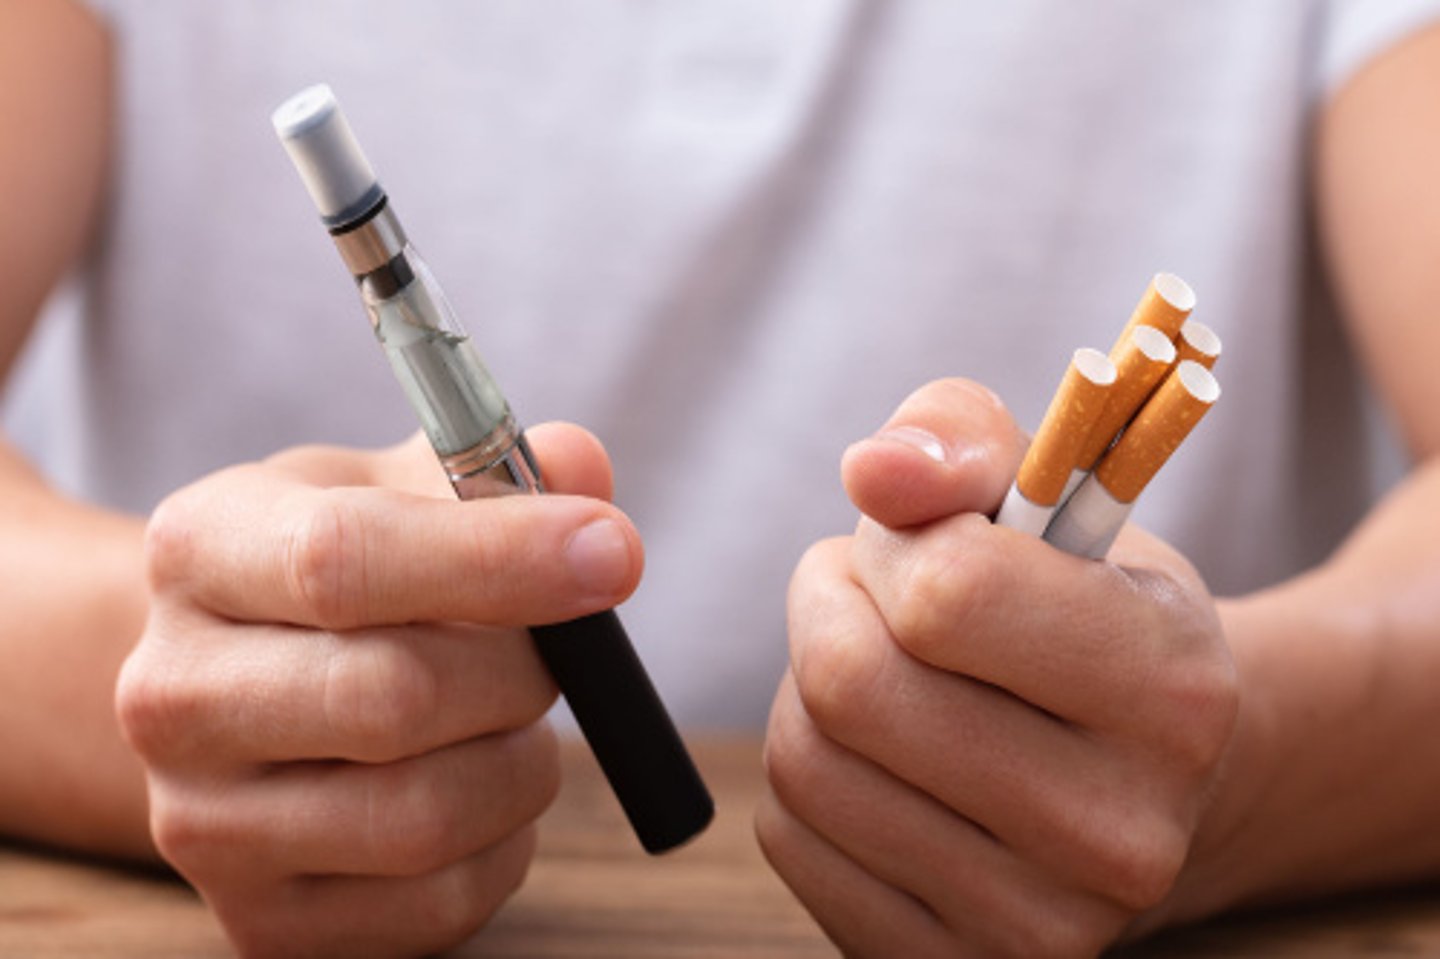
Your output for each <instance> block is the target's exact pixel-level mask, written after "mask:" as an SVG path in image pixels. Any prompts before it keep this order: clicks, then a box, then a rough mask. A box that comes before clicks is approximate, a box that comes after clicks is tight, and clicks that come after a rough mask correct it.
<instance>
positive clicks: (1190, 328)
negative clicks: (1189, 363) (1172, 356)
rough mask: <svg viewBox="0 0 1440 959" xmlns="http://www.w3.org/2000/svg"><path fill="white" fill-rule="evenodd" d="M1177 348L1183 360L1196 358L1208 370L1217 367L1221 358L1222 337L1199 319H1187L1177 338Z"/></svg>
mask: <svg viewBox="0 0 1440 959" xmlns="http://www.w3.org/2000/svg"><path fill="white" fill-rule="evenodd" d="M1175 348H1176V350H1177V351H1178V355H1179V358H1180V359H1181V360H1194V361H1195V362H1196V363H1199V364H1200V365H1201V366H1203V367H1205V368H1206V369H1207V370H1213V369H1215V361H1216V360H1218V359H1220V337H1219V335H1218V334H1217V333H1216V332H1215V331H1214V330H1212V329H1210V327H1208V326H1206V325H1205V324H1204V323H1201V322H1200V321H1199V320H1193V319H1191V320H1186V321H1185V323H1184V325H1182V326H1181V327H1180V335H1179V336H1178V337H1176V338H1175Z"/></svg>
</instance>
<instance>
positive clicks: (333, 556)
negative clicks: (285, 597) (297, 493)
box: [284, 490, 366, 629]
mask: <svg viewBox="0 0 1440 959" xmlns="http://www.w3.org/2000/svg"><path fill="white" fill-rule="evenodd" d="M284 557H285V560H284V571H285V581H286V582H285V585H286V588H287V589H288V590H289V592H290V595H291V596H292V597H293V598H294V600H295V602H296V604H297V605H298V607H299V609H300V610H301V612H302V615H304V616H305V618H306V619H307V620H308V621H309V622H310V623H312V624H313V625H316V626H319V627H321V628H324V629H345V628H347V627H351V626H355V625H359V624H360V622H361V621H362V611H363V605H364V598H365V595H366V583H365V580H366V556H365V530H364V524H363V522H362V521H361V519H360V516H359V515H358V514H357V513H356V511H355V509H354V508H353V506H352V505H351V504H350V502H349V500H348V499H347V498H346V497H345V496H344V494H343V493H342V492H340V491H336V490H321V491H315V492H312V493H311V494H310V495H308V496H307V497H306V498H305V503H304V507H303V508H301V509H299V510H298V511H297V514H296V517H295V518H294V520H293V522H292V523H291V525H290V527H289V530H288V532H287V533H286V537H285V543H284Z"/></svg>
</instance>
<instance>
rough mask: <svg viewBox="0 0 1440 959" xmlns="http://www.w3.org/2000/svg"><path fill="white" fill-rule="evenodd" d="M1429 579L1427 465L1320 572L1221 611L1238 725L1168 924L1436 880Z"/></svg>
mask: <svg viewBox="0 0 1440 959" xmlns="http://www.w3.org/2000/svg"><path fill="white" fill-rule="evenodd" d="M1437 584H1440V461H1432V462H1431V463H1430V464H1429V465H1428V466H1426V467H1424V468H1422V469H1418V470H1417V471H1416V472H1415V473H1414V474H1412V476H1411V478H1410V479H1409V480H1408V481H1407V482H1406V483H1404V484H1403V485H1402V486H1401V487H1399V488H1398V489H1396V490H1395V491H1394V492H1393V493H1392V494H1391V495H1390V496H1389V497H1387V499H1386V500H1385V501H1384V502H1383V503H1382V504H1381V505H1380V506H1379V507H1377V508H1376V509H1375V510H1374V512H1373V513H1372V514H1371V515H1370V517H1369V518H1367V520H1366V521H1365V522H1364V523H1363V524H1362V525H1361V527H1360V528H1359V529H1358V530H1357V531H1356V532H1355V534H1354V535H1353V536H1352V537H1351V538H1350V540H1349V541H1348V542H1347V543H1346V544H1345V545H1344V546H1343V547H1342V548H1341V549H1340V550H1339V551H1338V552H1337V553H1336V554H1335V555H1334V557H1332V559H1331V560H1330V561H1329V562H1328V563H1326V564H1325V565H1324V566H1322V567H1320V568H1318V569H1316V570H1314V571H1312V572H1311V573H1309V574H1307V575H1304V576H1301V577H1299V578H1297V579H1294V580H1291V581H1289V582H1287V583H1285V584H1282V585H1280V586H1278V587H1276V588H1274V589H1270V590H1266V591H1264V592H1261V593H1258V594H1255V595H1252V596H1250V597H1246V598H1244V599H1241V600H1235V601H1228V602H1225V603H1223V604H1222V608H1221V613H1222V617H1223V620H1224V622H1225V627H1226V631H1227V635H1228V638H1229V640H1230V643H1231V646H1232V649H1233V651H1234V655H1235V660H1236V667H1237V670H1238V672H1239V677H1240V689H1241V711H1240V719H1239V724H1238V726H1237V731H1236V736H1235V740H1234V747H1233V749H1232V751H1231V753H1230V756H1229V758H1228V760H1227V767H1226V773H1225V775H1224V778H1223V780H1222V785H1221V787H1220V788H1219V790H1218V791H1217V794H1216V796H1215V798H1214V801H1213V803H1212V804H1211V806H1210V808H1209V810H1208V812H1207V813H1206V815H1205V816H1204V818H1203V819H1202V823H1201V826H1200V830H1199V833H1198V834H1197V840H1196V846H1195V849H1194V852H1193V854H1192V857H1191V863H1190V866H1189V867H1188V868H1187V870H1186V872H1185V873H1184V874H1183V876H1182V879H1181V882H1180V884H1179V885H1178V886H1177V889H1176V893H1175V896H1174V897H1173V898H1172V901H1171V902H1170V904H1169V905H1168V907H1167V910H1166V912H1167V918H1169V919H1175V920H1180V919H1187V918H1193V917H1194V916H1196V915H1203V914H1205V913H1210V912H1214V911H1217V910H1219V909H1223V908H1227V907H1229V906H1232V905H1237V904H1242V903H1252V902H1264V901H1274V900H1279V899H1288V898H1296V897H1300V896H1305V895H1313V894H1317V893H1324V892H1330V891H1337V890H1342V889H1346V888H1353V887H1359V886H1364V885H1373V884H1377V883H1385V882H1398V881H1404V880H1408V879H1413V878H1416V877H1419V876H1423V875H1427V874H1433V873H1434V872H1436V871H1437V870H1440V832H1437V831H1436V830H1435V829H1434V823H1435V821H1436V818H1437V816H1440V738H1436V737H1435V736H1434V735H1432V732H1433V730H1434V728H1435V719H1436V714H1437V709H1440V707H1437V702H1440V701H1437V699H1436V696H1435V690H1436V688H1437V684H1440V589H1437Z"/></svg>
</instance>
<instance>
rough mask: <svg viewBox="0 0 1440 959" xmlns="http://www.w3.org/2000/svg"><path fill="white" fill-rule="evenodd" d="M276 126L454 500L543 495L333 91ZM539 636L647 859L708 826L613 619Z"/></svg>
mask: <svg viewBox="0 0 1440 959" xmlns="http://www.w3.org/2000/svg"><path fill="white" fill-rule="evenodd" d="M272 121H273V123H274V125H275V131H276V133H277V134H278V135H279V137H280V140H281V142H282V143H283V144H284V146H285V148H286V150H287V151H288V152H289V154H290V158H291V160H293V161H294V163H295V166H296V168H297V169H298V170H299V172H300V177H301V179H302V180H303V181H304V182H305V186H306V188H307V189H308V190H309V192H310V196H311V199H313V200H314V201H315V205H316V207H317V208H318V209H319V211H320V217H321V220H322V221H323V222H324V224H325V226H326V228H327V229H328V230H329V232H330V235H331V237H332V238H333V239H334V241H335V246H336V248H337V249H338V250H339V252H340V257H341V259H343V260H344V262H345V265H346V267H348V268H349V270H350V273H351V275H352V276H353V277H354V278H355V282H356V284H357V285H358V287H359V290H360V297H361V300H362V301H363V302H364V304H365V309H366V311H367V312H368V313H369V315H370V322H371V325H372V327H373V328H374V332H375V336H376V338H377V339H379V341H380V345H381V346H382V347H384V349H385V354H386V356H387V357H388V358H389V360H390V364H391V366H392V367H393V369H394V371H395V375H396V377H397V378H398V379H399V381H400V384H401V386H403V387H404V390H405V394H406V396H407V398H408V399H409V401H410V405H411V406H412V407H414V409H415V412H416V413H417V414H418V415H419V417H420V422H421V426H422V427H423V429H424V431H425V434H426V436H427V437H428V438H429V440H430V443H431V445H432V446H433V447H434V449H435V453H436V455H437V456H438V457H439V458H440V462H441V465H442V466H443V467H444V469H445V474H446V476H447V477H449V479H450V484H451V486H453V487H454V489H455V493H456V495H458V496H459V497H460V499H463V500H469V499H476V498H479V497H484V496H494V495H498V494H503V493H515V492H522V493H540V492H542V491H543V485H542V481H541V477H540V471H539V468H538V467H537V466H536V462H535V459H534V456H533V455H532V454H531V452H530V447H529V445H528V444H527V443H526V441H525V435H524V433H523V432H522V431H521V429H520V427H519V425H518V424H517V423H516V422H515V418H514V416H513V415H511V412H510V407H509V404H508V403H507V402H506V400H505V397H504V396H503V395H502V394H501V393H500V389H499V387H498V386H497V385H496V383H495V380H494V379H493V378H492V377H491V376H490V374H489V372H488V371H487V370H486V369H485V366H484V364H483V363H482V362H481V360H480V356H479V354H478V353H477V352H476V350H475V347H474V346H473V345H472V344H471V342H470V339H469V337H468V336H467V335H466V333H465V331H464V329H463V328H462V327H461V326H460V324H459V322H458V321H457V320H456V318H455V315H454V313H453V311H452V310H451V309H450V306H449V304H448V303H447V301H446V299H445V296H444V294H443V293H442V292H441V290H440V287H439V285H438V284H437V283H436V282H435V279H434V277H433V276H432V275H431V274H430V271H429V269H428V268H427V267H426V265H425V263H424V261H422V260H421V259H420V257H419V256H418V255H417V254H416V252H415V249H414V247H413V246H411V245H410V243H409V241H408V240H407V239H406V236H405V231H404V229H402V227H401V225H400V221H399V219H397V218H396V216H395V211H394V210H393V209H392V208H391V206H390V204H389V202H388V198H387V196H386V194H385V191H384V190H383V189H382V188H381V186H380V183H379V181H378V180H377V179H376V177H375V174H374V172H373V170H372V169H371V167H370V163H369V161H368V160H367V159H366V158H365V155H364V153H363V152H362V151H361V150H360V147H359V145H358V144H357V143H356V141H355V138H354V135H353V133H352V132H351V130H350V125H349V123H348V122H346V120H345V116H344V114H343V113H342V112H341V110H340V106H339V104H338V103H337V101H336V99H335V96H334V94H333V93H332V92H331V90H330V88H329V87H328V86H325V85H323V84H322V85H319V86H315V87H310V88H309V89H306V90H303V91H301V92H300V93H298V94H296V95H295V96H293V97H291V98H290V99H289V100H287V101H286V102H285V103H284V104H282V105H281V106H280V107H279V109H277V110H276V111H275V114H274V116H273V117H272ZM530 634H531V636H532V637H534V640H535V645H536V647H537V648H538V650H539V652H540V656H541V658H542V659H543V660H544V662H545V664H546V666H547V667H548V668H549V670H550V672H551V674H552V675H553V676H554V677H555V682H556V684H557V685H558V686H559V687H560V691H561V693H562V694H563V695H564V697H565V699H566V701H567V702H568V703H569V704H570V709H571V711H572V712H573V713H574V715H575V721H576V723H577V724H578V725H579V727H580V731H581V732H582V733H583V734H584V736H585V738H586V740H587V741H588V742H589V744H590V748H591V749H592V750H593V751H594V753H595V758H596V759H597V760H598V761H599V763H600V767H601V769H602V770H603V771H604V773H605V776H606V778H607V779H608V780H609V781H610V786H611V788H612V789H613V790H614V791H615V795H616V797H617V798H618V799H619V800H620V805H621V806H622V807H623V808H624V810H625V814H626V816H627V817H629V820H630V824H631V826H632V827H633V828H634V830H635V833H636V835H637V836H638V837H639V839H640V843H641V845H643V846H644V847H645V850H646V851H647V852H650V853H659V852H664V851H665V850H667V849H671V848H673V847H675V846H677V845H679V844H681V843H683V842H685V841H686V840H688V839H690V838H691V837H693V836H695V835H696V834H698V833H699V832H700V831H701V830H703V829H704V828H705V826H706V825H707V824H708V823H709V822H710V820H711V818H712V817H713V815H714V803H713V802H712V801H711V798H710V794H709V792H708V791H707V790H706V788H705V784H704V782H703V781H702V780H701V779H700V775H699V773H698V772H697V770H696V769H695V765H694V763H693V761H692V760H691V758H690V755H689V753H688V752H687V751H686V749H685V744H684V743H683V742H682V741H681V739H680V736H679V734H678V733H677V732H676V729H675V725H674V723H673V722H672V721H671V719H670V716H669V714H668V713H667V712H666V710H665V706H664V704H663V703H662V702H661V701H660V697H659V696H658V695H657V694H656V692H655V688H654V686H653V685H652V684H651V682H650V678H649V676H648V675H646V672H645V668H644V666H643V665H642V664H641V662H640V659H639V658H638V657H637V656H636V654H635V649H634V647H633V646H632V645H631V643H630V639H629V637H628V636H626V634H625V629H624V627H623V626H622V625H621V624H620V619H619V617H618V616H616V615H615V612H614V611H613V610H610V611H606V612H602V613H595V614H592V615H590V616H585V617H582V618H580V619H577V620H572V621H570V622H566V623H558V624H554V625H547V626H534V627H531V629H530Z"/></svg>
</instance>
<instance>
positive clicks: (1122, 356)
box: [1075, 324, 1175, 470]
mask: <svg viewBox="0 0 1440 959" xmlns="http://www.w3.org/2000/svg"><path fill="white" fill-rule="evenodd" d="M1112 358H1114V359H1115V385H1114V386H1113V387H1112V388H1111V390H1110V399H1109V400H1107V401H1106V403H1105V410H1104V412H1102V413H1101V414H1100V418H1099V419H1097V420H1096V421H1095V426H1094V428H1093V429H1091V431H1090V435H1089V436H1087V437H1086V438H1085V443H1084V445H1082V446H1081V447H1080V458H1079V459H1078V460H1076V461H1075V465H1076V466H1078V467H1079V468H1080V469H1082V470H1090V469H1094V468H1095V464H1096V463H1097V462H1099V460H1100V457H1102V456H1104V455H1105V451H1106V450H1107V449H1109V448H1110V444H1111V443H1113V442H1115V437H1116V436H1118V435H1119V434H1120V431H1121V430H1123V429H1124V428H1125V425H1126V424H1127V423H1129V422H1130V420H1131V419H1132V418H1133V417H1134V416H1135V413H1136V411H1137V410H1139V409H1140V407H1142V406H1143V405H1145V401H1146V400H1147V399H1149V398H1150V394H1151V393H1153V392H1155V387H1156V386H1158V385H1160V381H1161V380H1162V379H1164V378H1165V374H1167V373H1169V372H1170V369H1171V368H1172V367H1173V366H1174V365H1175V344H1174V343H1171V342H1170V338H1169V337H1167V336H1166V335H1165V334H1164V333H1163V332H1161V331H1160V330H1157V329H1156V328H1155V327H1153V326H1145V325H1143V324H1141V325H1137V326H1133V327H1131V328H1130V330H1129V331H1128V332H1127V333H1126V335H1125V338H1124V340H1122V341H1121V344H1120V348H1119V349H1118V350H1116V351H1115V354H1112Z"/></svg>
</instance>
